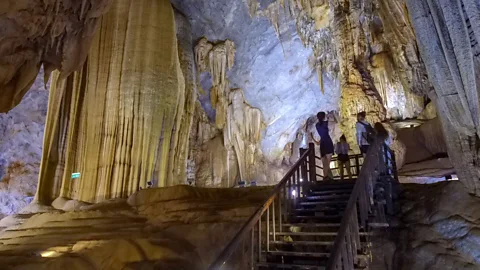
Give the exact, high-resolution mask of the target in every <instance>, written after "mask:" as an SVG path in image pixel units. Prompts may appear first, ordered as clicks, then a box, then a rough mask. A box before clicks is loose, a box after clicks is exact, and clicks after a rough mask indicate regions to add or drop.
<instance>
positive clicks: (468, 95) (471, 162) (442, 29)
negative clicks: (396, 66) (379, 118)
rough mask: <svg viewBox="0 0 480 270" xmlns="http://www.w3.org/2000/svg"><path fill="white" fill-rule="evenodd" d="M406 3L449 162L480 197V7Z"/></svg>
mask: <svg viewBox="0 0 480 270" xmlns="http://www.w3.org/2000/svg"><path fill="white" fill-rule="evenodd" d="M406 2H407V6H408V10H409V13H410V17H411V19H412V23H413V25H414V28H415V34H416V37H417V42H418V46H419V49H420V53H421V55H422V58H423V59H424V61H425V65H426V68H427V72H428V75H429V79H430V80H431V82H432V84H433V86H434V88H435V92H434V93H431V98H432V99H433V100H435V102H436V105H437V109H438V113H439V116H440V118H441V120H442V121H441V122H442V124H443V130H444V134H445V139H446V142H447V146H448V149H449V151H448V153H449V156H450V158H451V160H452V162H453V164H454V166H455V168H456V169H457V172H458V174H459V177H460V179H461V181H462V182H463V183H464V184H465V185H466V187H467V188H468V190H469V191H470V192H471V193H474V194H476V195H478V196H480V167H479V165H478V164H480V163H479V161H480V160H479V158H480V156H479V154H478V141H479V134H480V132H479V131H480V129H479V127H480V120H479V119H480V113H479V107H480V103H479V96H478V87H479V85H478V74H479V68H480V64H479V61H478V56H479V51H480V47H479V46H480V45H479V44H478V40H479V34H480V20H479V17H478V10H479V8H480V5H479V4H478V3H477V2H475V1H466V0H462V1H452V2H448V1H414V0H407V1H406Z"/></svg>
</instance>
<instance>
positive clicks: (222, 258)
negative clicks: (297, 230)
mask: <svg viewBox="0 0 480 270" xmlns="http://www.w3.org/2000/svg"><path fill="white" fill-rule="evenodd" d="M311 151H314V149H313V148H309V149H308V150H306V151H305V152H304V153H303V154H302V156H301V157H300V159H298V161H297V162H295V164H294V165H293V166H292V167H291V168H290V170H288V172H287V174H285V176H284V177H283V178H282V180H280V183H278V184H277V185H276V186H275V188H274V189H273V191H272V193H271V194H270V196H269V197H268V199H267V200H266V201H265V202H264V203H263V205H262V206H261V207H260V208H258V209H257V211H255V213H254V214H253V215H252V216H251V217H250V219H248V221H247V222H246V223H245V224H244V225H243V227H242V228H241V229H240V230H239V231H238V232H237V234H236V235H235V236H234V237H233V239H232V241H230V243H229V244H228V245H227V246H226V247H225V248H224V249H223V251H222V253H220V255H219V256H218V257H217V259H216V260H215V261H214V262H213V263H212V264H211V265H210V266H209V267H208V269H209V270H218V269H220V268H221V267H222V266H223V265H224V264H225V263H226V262H227V260H228V259H229V258H230V256H231V255H232V254H233V252H234V251H235V250H236V249H237V248H238V246H239V245H240V243H241V242H242V240H243V239H244V238H245V237H246V236H247V234H248V232H250V231H251V230H252V229H253V228H254V226H255V224H256V223H257V222H258V221H259V219H260V218H261V217H262V214H263V213H264V212H265V210H266V209H268V208H269V207H270V205H271V204H272V202H273V201H274V200H275V198H276V197H277V196H278V195H279V193H280V192H281V191H282V189H283V188H284V187H285V185H286V184H287V182H288V180H289V179H290V178H291V177H292V176H293V175H294V173H295V172H296V171H297V170H298V169H299V168H300V165H301V164H302V163H303V162H305V161H306V159H307V157H308V156H309V155H310V154H311Z"/></svg>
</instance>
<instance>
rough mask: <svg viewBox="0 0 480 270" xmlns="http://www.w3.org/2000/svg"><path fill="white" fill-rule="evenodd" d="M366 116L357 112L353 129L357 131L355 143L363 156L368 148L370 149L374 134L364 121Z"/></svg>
mask: <svg viewBox="0 0 480 270" xmlns="http://www.w3.org/2000/svg"><path fill="white" fill-rule="evenodd" d="M366 116H367V113H366V112H359V113H358V114H357V123H356V124H355V128H356V129H357V143H358V146H359V147H360V152H361V153H362V154H363V156H365V155H366V154H367V152H368V147H370V143H372V141H373V138H374V134H375V130H374V129H373V127H372V125H370V124H369V123H368V122H367V121H365V117H366Z"/></svg>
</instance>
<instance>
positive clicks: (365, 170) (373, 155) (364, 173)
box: [326, 140, 384, 270]
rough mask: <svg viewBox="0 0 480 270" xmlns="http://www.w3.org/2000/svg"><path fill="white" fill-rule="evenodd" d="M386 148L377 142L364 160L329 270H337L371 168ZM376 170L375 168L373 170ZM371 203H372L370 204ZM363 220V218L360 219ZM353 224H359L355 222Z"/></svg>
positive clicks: (380, 142) (343, 219)
mask: <svg viewBox="0 0 480 270" xmlns="http://www.w3.org/2000/svg"><path fill="white" fill-rule="evenodd" d="M383 146H384V142H383V140H375V141H374V143H373V144H372V145H371V146H370V149H369V151H368V153H367V156H366V158H365V159H364V162H363V166H362V168H361V170H360V174H359V176H358V178H357V181H356V182H355V186H354V188H353V190H352V193H351V195H350V199H349V200H348V203H347V208H346V210H345V212H344V214H343V217H342V221H341V223H340V229H339V230H338V234H337V236H336V238H335V242H334V245H333V248H332V251H331V253H330V257H329V259H328V263H327V268H326V269H327V270H333V269H336V264H337V260H338V258H339V256H340V253H341V252H342V245H343V244H344V243H343V241H344V240H345V236H346V234H347V230H348V228H349V227H350V226H351V224H350V223H351V222H352V218H353V217H356V214H357V212H356V211H357V201H358V199H359V197H360V194H361V192H362V189H363V191H365V189H364V188H365V186H366V185H367V184H368V183H367V181H368V180H369V177H370V175H369V173H372V172H371V171H369V170H371V168H370V167H371V166H372V163H373V162H378V161H379V159H378V156H377V155H378V153H379V152H381V151H382V150H383V149H382V147H383ZM373 169H375V168H373ZM368 203H370V202H368ZM360 218H361V217H360ZM353 222H358V221H357V220H354V221H353Z"/></svg>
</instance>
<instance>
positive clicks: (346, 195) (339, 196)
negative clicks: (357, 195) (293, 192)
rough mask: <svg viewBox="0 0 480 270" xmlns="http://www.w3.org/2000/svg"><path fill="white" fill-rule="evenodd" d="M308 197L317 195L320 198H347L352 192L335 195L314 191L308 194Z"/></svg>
mask: <svg viewBox="0 0 480 270" xmlns="http://www.w3.org/2000/svg"><path fill="white" fill-rule="evenodd" d="M307 197H315V198H317V199H318V200H331V199H344V200H347V201H348V199H349V198H350V194H340V195H339V194H333V195H331V194H330V195H329V194H327V195H325V194H316V192H312V194H309V195H307Z"/></svg>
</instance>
